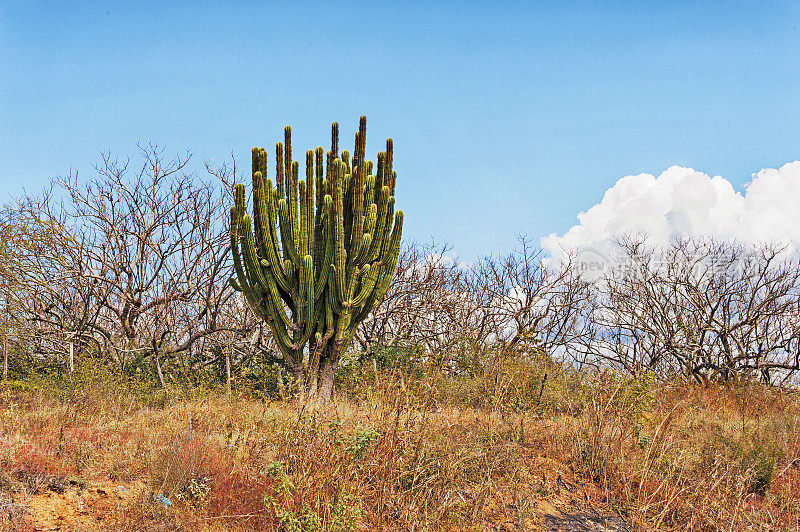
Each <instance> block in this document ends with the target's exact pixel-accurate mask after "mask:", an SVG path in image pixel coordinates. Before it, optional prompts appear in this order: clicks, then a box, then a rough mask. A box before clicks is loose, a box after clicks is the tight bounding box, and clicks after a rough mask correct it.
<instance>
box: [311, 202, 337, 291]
mask: <svg viewBox="0 0 800 532" xmlns="http://www.w3.org/2000/svg"><path fill="white" fill-rule="evenodd" d="M325 208H326V214H325V223H324V227H323V232H322V233H321V234H322V235H323V237H324V240H325V256H324V257H323V259H322V261H320V263H321V264H323V265H324V266H323V267H321V268H320V270H319V278H318V279H317V281H316V286H315V289H314V299H315V300H316V299H319V298H320V296H321V295H322V293H323V292H324V291H325V286H326V285H327V283H328V272H329V271H330V268H329V267H328V266H329V265H330V264H331V260H332V259H333V246H334V244H333V234H332V231H333V229H332V225H333V222H332V220H333V200H332V199H331V197H330V196H325Z"/></svg>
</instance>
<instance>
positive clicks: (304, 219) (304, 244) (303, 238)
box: [298, 180, 308, 257]
mask: <svg viewBox="0 0 800 532" xmlns="http://www.w3.org/2000/svg"><path fill="white" fill-rule="evenodd" d="M299 188H300V232H299V233H298V237H299V238H300V245H299V246H298V248H299V249H298V253H299V254H300V256H301V257H305V256H306V255H308V204H307V203H306V201H305V195H306V182H305V181H302V180H301V181H300V183H299Z"/></svg>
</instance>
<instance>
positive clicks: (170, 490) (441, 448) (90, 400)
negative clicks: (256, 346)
mask: <svg viewBox="0 0 800 532" xmlns="http://www.w3.org/2000/svg"><path fill="white" fill-rule="evenodd" d="M441 381H442V379H441V378H440V377H439V376H437V378H436V380H430V379H428V380H426V378H422V379H417V380H416V381H412V379H409V378H406V379H403V380H400V379H399V378H395V377H394V374H393V375H392V376H390V377H389V378H388V379H387V380H385V381H383V380H381V381H379V382H372V383H370V386H369V393H366V394H360V393H354V394H352V395H351V398H350V399H342V400H341V401H339V402H337V404H336V405H335V406H333V407H331V408H328V409H321V410H316V411H309V410H307V409H305V408H303V407H299V406H296V405H293V404H285V403H277V402H275V403H259V402H254V401H251V400H247V399H242V398H227V397H226V396H225V395H223V394H219V393H216V392H210V393H208V394H204V395H202V396H200V397H188V398H183V399H180V398H171V399H169V400H165V401H161V402H158V401H152V400H145V399H143V398H142V396H139V395H137V394H136V393H126V392H124V391H123V392H120V390H119V389H103V388H102V387H100V386H96V387H86V388H84V389H82V390H79V391H73V392H71V393H70V394H66V395H65V394H63V393H61V394H53V393H50V392H48V391H46V390H43V389H40V390H29V389H23V390H19V389H15V388H14V387H13V386H6V387H5V388H3V389H2V392H1V394H0V401H1V403H0V466H1V468H2V473H0V494H2V497H0V508H2V512H3V513H2V520H3V521H2V522H3V525H0V530H2V528H1V527H2V526H5V527H6V528H5V529H8V530H24V526H25V522H26V519H27V520H28V521H30V520H31V519H32V517H31V515H28V517H27V518H26V514H25V509H26V504H29V501H30V499H31V497H35V496H36V494H37V493H42V492H48V493H49V492H56V493H57V492H58V490H62V491H63V490H67V491H69V490H81V489H87V488H86V487H87V486H91V485H100V484H101V483H110V484H111V485H121V486H131V485H134V484H135V483H137V482H139V483H142V482H143V483H144V484H145V485H146V488H145V489H143V491H142V492H141V495H140V496H138V497H136V498H135V499H134V500H132V501H129V503H128V504H127V506H126V508H125V511H124V512H115V513H114V512H112V513H110V514H108V515H107V516H103V520H102V521H97V523H96V527H97V529H98V530H210V531H221V530H330V531H334V530H452V529H459V530H465V529H474V530H483V529H492V528H493V529H501V530H537V529H543V528H544V525H545V522H546V520H547V518H548V516H549V515H555V514H557V513H558V511H559V509H561V510H564V509H565V508H567V507H569V506H570V505H573V506H574V505H578V506H582V507H583V508H585V509H586V510H587V511H592V512H595V513H599V514H604V513H610V512H611V511H616V512H618V513H619V514H621V515H622V516H624V517H625V519H626V521H627V522H628V523H629V525H630V527H631V528H632V529H640V530H650V529H659V530H677V529H686V530H718V529H724V530H744V529H762V530H792V529H798V530H800V459H799V457H800V445H798V439H799V438H800V401H799V400H798V399H797V398H796V397H793V396H790V395H787V394H785V393H781V392H779V391H774V390H768V389H765V388H763V387H760V386H756V385H746V384H742V385H739V386H735V387H709V388H699V387H695V386H692V385H689V384H686V383H672V384H669V385H656V384H654V383H652V382H650V381H648V380H646V379H645V380H640V381H624V380H620V379H618V378H615V377H613V376H610V375H593V376H576V375H571V376H565V375H563V374H562V375H559V376H556V377H554V376H551V378H550V379H549V380H548V381H547V386H546V387H545V390H544V392H542V390H540V389H537V388H536V387H535V386H534V387H531V386H528V388H532V389H533V392H534V393H535V394H536V395H537V396H539V395H541V396H542V400H541V402H540V403H539V402H538V398H537V404H535V405H533V406H535V408H527V409H526V408H523V407H522V406H521V405H520V404H519V402H516V403H513V404H511V406H508V407H504V406H503V405H502V404H498V402H497V401H495V400H494V399H492V400H491V401H488V400H487V403H491V404H490V406H489V407H486V408H476V407H467V406H457V405H458V401H457V400H455V399H454V398H453V397H452V396H451V397H449V398H446V400H445V399H441V400H440V399H437V400H432V399H431V398H432V397H436V396H437V395H436V393H434V392H435V391H436V390H434V389H433V388H434V387H438V386H440V385H441ZM540 381H541V379H540ZM540 381H539V382H540ZM451 384H452V383H450V384H449V385H448V386H450V385H451ZM509 389H511V388H510V387H509V386H506V385H504V388H503V394H504V396H510V395H513V394H510V393H509ZM440 395H441V394H440ZM469 402H470V403H472V402H473V401H472V400H470V401H469ZM462 405H463V403H462ZM529 406H530V405H529ZM159 494H160V495H162V496H163V497H165V498H168V499H169V500H170V502H171V506H169V507H167V506H166V505H165V504H164V503H163V502H159V501H156V500H154V498H155V497H156V496H158V495H159Z"/></svg>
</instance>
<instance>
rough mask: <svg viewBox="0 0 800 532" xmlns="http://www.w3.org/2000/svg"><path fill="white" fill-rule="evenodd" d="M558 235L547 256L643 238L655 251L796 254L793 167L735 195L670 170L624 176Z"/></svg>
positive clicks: (604, 249)
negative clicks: (775, 250)
mask: <svg viewBox="0 0 800 532" xmlns="http://www.w3.org/2000/svg"><path fill="white" fill-rule="evenodd" d="M578 221H579V222H580V223H579V224H578V225H576V226H574V227H572V228H571V229H570V230H569V231H567V232H566V233H565V234H564V235H561V236H558V235H555V234H552V235H550V236H548V237H545V238H543V239H542V246H543V248H544V249H545V251H547V252H548V253H549V254H550V255H551V256H553V257H558V256H561V255H562V254H563V252H564V250H578V251H581V250H591V251H592V252H597V253H600V254H603V253H610V252H611V251H612V249H613V246H612V244H611V240H612V239H613V238H614V237H615V236H619V235H623V234H646V235H648V239H649V242H650V243H651V244H654V245H658V244H661V243H666V242H669V240H670V239H672V238H675V237H687V236H703V237H713V238H716V239H721V240H736V241H738V242H741V243H758V242H771V243H780V244H783V245H786V246H788V248H789V250H791V251H798V250H800V161H795V162H792V163H788V164H785V165H784V166H782V167H780V168H779V169H773V168H768V169H764V170H761V171H760V172H758V173H756V174H753V179H752V181H751V182H750V183H749V184H748V185H746V186H745V187H744V189H743V191H742V192H739V191H736V190H735V189H734V187H733V185H731V183H730V182H729V181H728V180H726V179H725V178H723V177H720V176H715V177H710V176H709V175H707V174H704V173H702V172H697V171H695V170H693V169H691V168H683V167H680V166H673V167H670V168H668V169H667V170H666V171H664V172H663V173H662V174H661V175H659V176H658V177H655V176H653V175H651V174H639V175H629V176H626V177H623V178H622V179H620V180H619V181H617V183H616V184H615V185H614V186H613V187H611V188H610V189H608V190H607V191H606V193H605V195H604V196H603V199H602V201H601V202H600V203H598V204H597V205H595V206H594V207H592V208H591V209H589V210H588V211H586V212H582V213H580V214H579V215H578Z"/></svg>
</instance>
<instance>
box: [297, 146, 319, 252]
mask: <svg viewBox="0 0 800 532" xmlns="http://www.w3.org/2000/svg"><path fill="white" fill-rule="evenodd" d="M300 199H301V201H305V204H306V217H307V218H306V250H305V254H306V255H311V256H312V257H313V256H314V235H315V233H314V229H315V222H316V220H315V217H314V151H313V150H308V151H306V193H305V196H304V195H303V194H301V195H300Z"/></svg>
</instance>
